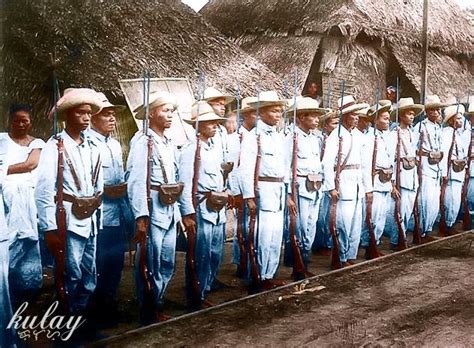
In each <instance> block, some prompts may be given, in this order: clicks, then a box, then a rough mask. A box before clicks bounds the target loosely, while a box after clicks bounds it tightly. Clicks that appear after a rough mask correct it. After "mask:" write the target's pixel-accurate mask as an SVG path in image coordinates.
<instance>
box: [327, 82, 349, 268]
mask: <svg viewBox="0 0 474 348" xmlns="http://www.w3.org/2000/svg"><path fill="white" fill-rule="evenodd" d="M345 84H346V82H345V81H344V80H343V81H342V87H341V96H342V97H341V108H340V110H339V128H338V130H337V135H338V137H339V144H338V147H337V163H336V177H335V180H334V184H335V185H334V189H335V190H336V191H337V192H339V179H340V176H341V157H342V136H341V123H342V122H341V117H342V105H344V103H343V101H344V88H345ZM336 216H337V199H333V198H331V209H330V211H329V232H331V237H332V241H333V246H332V255H331V267H332V269H339V268H342V263H341V258H340V257H339V239H338V238H337V228H336Z"/></svg>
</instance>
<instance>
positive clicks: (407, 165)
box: [402, 157, 416, 170]
mask: <svg viewBox="0 0 474 348" xmlns="http://www.w3.org/2000/svg"><path fill="white" fill-rule="evenodd" d="M402 165H403V169H405V170H410V169H413V168H415V166H416V158H415V157H402Z"/></svg>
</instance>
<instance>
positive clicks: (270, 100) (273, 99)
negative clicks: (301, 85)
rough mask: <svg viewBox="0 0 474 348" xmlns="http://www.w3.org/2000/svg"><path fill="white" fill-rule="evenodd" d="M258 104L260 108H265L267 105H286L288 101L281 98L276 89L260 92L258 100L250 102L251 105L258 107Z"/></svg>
mask: <svg viewBox="0 0 474 348" xmlns="http://www.w3.org/2000/svg"><path fill="white" fill-rule="evenodd" d="M257 104H258V107H259V108H264V107H266V106H274V105H277V106H285V105H286V101H285V100H282V99H280V98H279V97H278V93H277V92H276V91H264V92H260V94H259V96H258V100H255V101H254V102H249V103H248V105H249V106H251V107H254V108H256V107H257Z"/></svg>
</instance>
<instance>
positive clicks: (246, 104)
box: [240, 97, 257, 109]
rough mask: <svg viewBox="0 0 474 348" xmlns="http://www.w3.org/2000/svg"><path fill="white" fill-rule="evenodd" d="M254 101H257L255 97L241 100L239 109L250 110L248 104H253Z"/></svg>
mask: <svg viewBox="0 0 474 348" xmlns="http://www.w3.org/2000/svg"><path fill="white" fill-rule="evenodd" d="M256 101H257V97H245V98H243V99H242V103H241V106H240V108H241V109H246V108H251V106H250V105H249V103H255V102H256Z"/></svg>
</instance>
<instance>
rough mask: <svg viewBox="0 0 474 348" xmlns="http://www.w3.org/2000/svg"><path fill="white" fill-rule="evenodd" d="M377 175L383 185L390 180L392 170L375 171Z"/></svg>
mask: <svg viewBox="0 0 474 348" xmlns="http://www.w3.org/2000/svg"><path fill="white" fill-rule="evenodd" d="M377 172H378V174H379V180H380V182H381V183H383V184H385V183H386V182H389V181H390V180H391V179H392V174H393V169H392V168H384V169H377Z"/></svg>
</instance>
